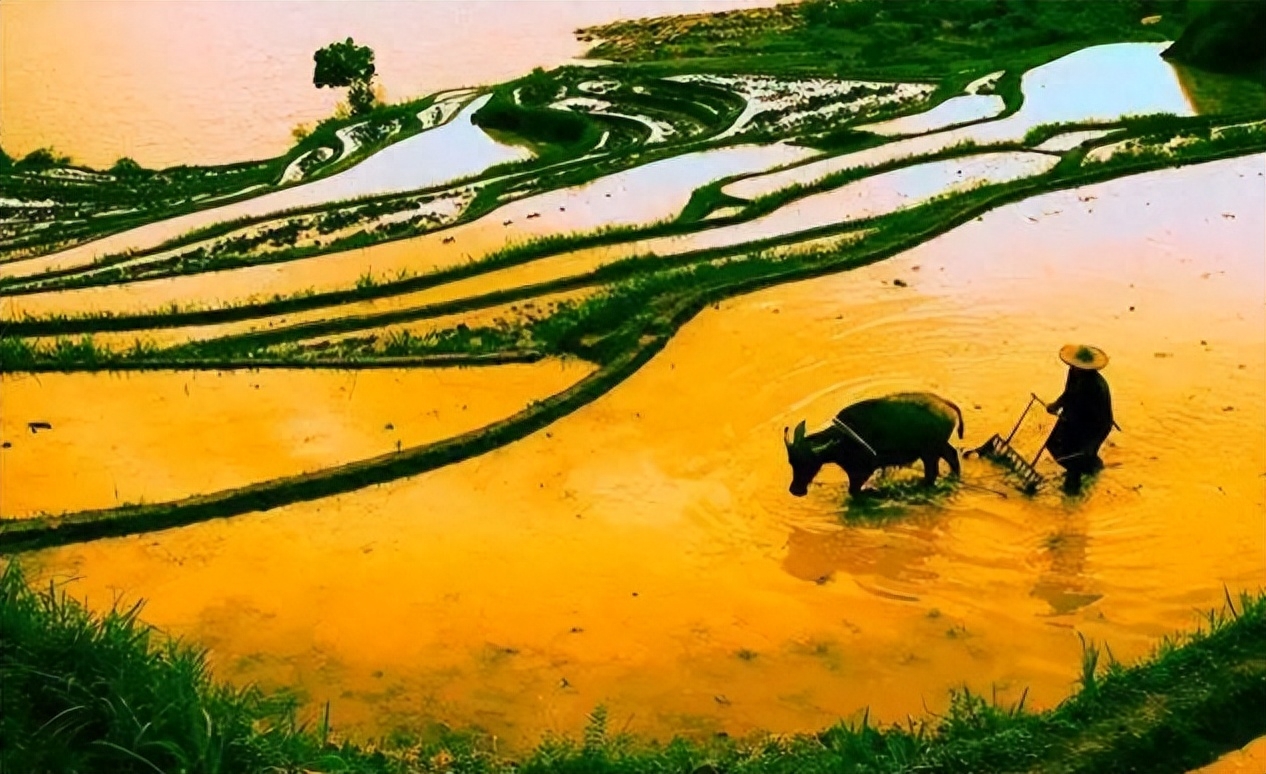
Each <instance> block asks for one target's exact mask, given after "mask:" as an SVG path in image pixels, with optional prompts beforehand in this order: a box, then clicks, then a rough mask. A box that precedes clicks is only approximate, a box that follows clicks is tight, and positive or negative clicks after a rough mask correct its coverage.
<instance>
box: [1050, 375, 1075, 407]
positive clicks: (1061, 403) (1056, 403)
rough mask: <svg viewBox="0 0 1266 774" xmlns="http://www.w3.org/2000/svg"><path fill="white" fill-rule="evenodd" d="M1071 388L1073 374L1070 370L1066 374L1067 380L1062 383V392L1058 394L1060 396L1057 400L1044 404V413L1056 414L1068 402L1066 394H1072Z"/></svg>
mask: <svg viewBox="0 0 1266 774" xmlns="http://www.w3.org/2000/svg"><path fill="white" fill-rule="evenodd" d="M1072 387H1073V373H1072V371H1071V370H1070V371H1069V372H1068V379H1066V380H1065V381H1064V391H1063V392H1062V393H1060V396H1059V397H1058V398H1056V399H1055V400H1053V401H1051V402H1050V403H1048V404H1046V413H1048V414H1058V413H1059V412H1060V410H1061V409H1063V408H1064V403H1065V402H1066V401H1067V400H1068V393H1070V392H1072Z"/></svg>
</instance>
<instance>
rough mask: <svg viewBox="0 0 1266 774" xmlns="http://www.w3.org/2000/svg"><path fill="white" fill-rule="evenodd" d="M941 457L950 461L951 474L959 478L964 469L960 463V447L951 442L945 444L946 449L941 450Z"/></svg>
mask: <svg viewBox="0 0 1266 774" xmlns="http://www.w3.org/2000/svg"><path fill="white" fill-rule="evenodd" d="M941 459H943V460H945V461H946V462H947V463H949V467H950V475H952V476H954V477H955V478H958V477H960V476H961V475H962V473H963V471H962V469H961V468H960V467H959V465H958V449H955V448H954V447H953V446H951V445H950V444H949V443H946V444H945V449H944V450H942V451H941Z"/></svg>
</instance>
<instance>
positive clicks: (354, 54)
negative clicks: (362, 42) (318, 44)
mask: <svg viewBox="0 0 1266 774" xmlns="http://www.w3.org/2000/svg"><path fill="white" fill-rule="evenodd" d="M312 60H313V61H314V62H315V63H316V68H315V69H314V70H313V72H312V85H313V86H316V87H317V88H318V89H319V88H322V87H325V86H330V87H332V88H344V87H347V88H348V92H347V104H348V105H349V106H350V107H351V109H352V113H353V114H355V115H360V114H362V113H368V112H369V111H370V110H372V109H373V107H374V92H373V89H372V88H371V82H372V81H373V78H374V74H375V73H376V72H377V71H376V70H375V69H374V51H373V49H371V48H370V47H369V46H358V45H356V42H355V41H353V40H352V39H351V38H348V39H347V40H345V41H343V42H342V43H331V44H330V45H328V46H326V47H325V48H322V49H320V50H318V51H317V52H316V53H315V54H313V55H312Z"/></svg>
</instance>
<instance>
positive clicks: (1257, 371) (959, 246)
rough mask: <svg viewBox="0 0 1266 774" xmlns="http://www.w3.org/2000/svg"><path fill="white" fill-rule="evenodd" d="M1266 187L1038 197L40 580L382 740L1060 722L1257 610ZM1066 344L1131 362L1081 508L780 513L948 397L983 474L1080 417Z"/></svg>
mask: <svg viewBox="0 0 1266 774" xmlns="http://www.w3.org/2000/svg"><path fill="white" fill-rule="evenodd" d="M1264 162H1266V157H1262V156H1256V157H1251V158H1243V159H1237V160H1230V161H1223V162H1215V163H1210V164H1204V165H1198V166H1189V167H1184V168H1182V169H1177V170H1170V171H1164V172H1158V173H1151V174H1147V175H1140V176H1137V177H1131V178H1127V179H1122V180H1117V181H1113V182H1109V183H1105V184H1101V185H1096V186H1093V187H1089V188H1084V189H1080V190H1076V191H1065V192H1057V193H1052V194H1048V195H1044V196H1041V197H1037V198H1034V199H1032V200H1029V201H1025V202H1021V203H1018V204H1015V205H1010V206H1007V207H1004V208H1001V209H998V210H995V211H993V212H991V213H988V214H986V215H985V216H983V217H982V218H981V219H980V220H978V221H973V222H972V223H970V224H968V225H966V226H964V227H961V228H959V229H956V230H954V231H952V232H949V233H947V234H945V235H943V236H941V237H939V238H937V239H935V240H932V241H930V242H928V243H926V244H924V245H922V246H920V247H918V248H916V249H914V250H911V251H910V252H908V253H906V254H904V255H903V256H900V257H898V258H895V259H892V260H889V261H887V262H882V263H879V264H875V265H873V266H870V267H866V268H862V269H858V270H856V271H854V272H850V273H845V274H840V275H836V276H831V277H826V278H822V279H817V280H812V281H807V282H803V283H797V284H793V285H788V286H783V287H776V288H771V289H769V290H766V291H762V292H760V293H757V294H753V295H750V296H746V297H743V298H740V299H736V300H732V301H729V302H725V303H723V304H721V305H720V308H718V309H712V308H709V309H708V310H705V311H704V312H702V313H701V314H700V315H699V316H698V317H697V318H696V319H695V320H694V321H692V322H691V323H689V324H688V325H686V326H685V327H684V328H683V329H682V330H681V331H680V332H679V334H678V335H677V336H676V337H675V338H674V339H673V340H672V341H671V342H670V343H669V345H668V346H667V348H666V349H665V350H664V351H663V352H661V353H660V354H659V355H657V356H656V357H655V359H654V360H653V361H651V362H650V363H649V364H648V365H647V366H645V367H644V368H643V369H642V370H641V371H639V372H638V373H637V374H636V375H634V376H633V377H632V378H630V379H629V380H628V381H627V382H625V383H624V384H622V385H621V386H619V387H617V388H616V389H615V390H614V391H612V392H611V393H609V394H608V395H606V396H605V397H603V398H601V399H599V400H598V401H596V402H595V403H593V404H591V405H589V406H588V407H586V408H584V409H582V410H580V411H578V412H576V413H575V414H573V415H571V416H569V417H567V418H565V419H563V420H560V421H559V422H557V423H555V424H553V425H552V426H551V427H549V428H548V429H545V430H542V431H540V432H538V433H536V434H534V435H532V436H530V437H529V438H527V439H525V440H523V441H521V442H519V443H516V444H513V445H511V446H508V447H506V448H503V449H500V450H498V451H495V452H492V453H490V454H487V455H484V456H481V457H479V458H476V459H472V460H469V461H466V462H463V463H460V464H457V465H453V466H449V467H446V468H443V469H441V470H437V471H432V472H430V473H426V474H423V475H420V476H416V477H413V478H410V479H407V480H402V481H398V482H395V483H392V484H388V485H384V486H379V487H373V488H370V489H366V490H363V491H359V492H354V493H350V494H346V495H340V496H337V497H333V498H328V499H325V500H321V501H317V502H312V503H302V504H296V505H292V506H287V507H284V508H279V509H276V510H274V511H270V512H267V513H260V514H251V515H245V516H240V517H236V518H233V519H225V520H217V521H214V522H208V523H204V524H199V525H195V526H191V527H187V528H182V529H177V530H169V531H165V532H162V533H155V534H149V535H141V536H135V537H127V538H119V539H111V540H102V541H97V542H95V543H91V544H86V545H76V546H68V547H64V548H58V549H52V550H48V551H44V552H40V553H39V554H35V555H31V556H29V557H27V559H26V562H27V563H28V564H29V565H30V569H31V571H32V572H33V573H36V575H35V576H34V577H40V578H48V577H57V578H66V577H74V578H76V580H75V581H73V582H71V583H70V584H69V585H68V589H69V591H70V592H71V593H74V594H80V595H82V594H86V595H88V598H89V600H90V601H91V602H92V603H93V604H94V605H98V606H100V605H107V604H110V603H111V602H112V601H113V600H114V599H115V598H116V596H117V595H120V594H121V595H122V596H123V598H124V599H135V598H137V597H146V598H148V599H149V603H148V605H147V607H146V608H145V617H146V618H147V619H148V620H150V621H152V622H154V623H156V624H158V625H160V626H162V627H164V628H166V629H167V630H169V631H171V632H173V633H175V634H178V635H182V636H188V637H191V638H192V639H194V640H195V641H197V642H199V643H201V644H203V645H206V646H207V647H209V648H210V649H211V656H212V660H213V662H214V664H215V667H216V669H217V672H218V674H219V675H221V676H225V677H229V678H231V679H234V680H238V681H243V682H245V681H260V682H262V683H263V684H264V685H266V686H282V685H285V686H292V687H297V688H298V689H299V690H300V691H301V692H302V695H304V696H305V697H306V698H307V700H308V701H309V706H310V707H313V708H315V707H317V706H320V705H321V704H322V703H323V702H325V701H327V700H328V701H330V702H331V712H332V715H333V718H334V721H335V724H336V727H339V728H341V729H345V730H351V731H359V732H363V733H374V732H381V731H386V730H388V729H390V728H394V727H399V726H414V727H417V726H421V725H425V724H426V723H428V722H438V721H443V722H445V723H447V724H449V725H452V726H458V727H461V726H465V725H471V724H473V725H478V726H480V727H482V728H483V729H485V730H488V731H490V732H492V733H495V734H497V736H498V737H499V738H500V739H501V740H502V741H503V742H505V743H506V744H508V745H510V746H511V747H512V748H513V747H516V746H520V747H521V746H523V745H526V744H531V743H534V742H535V741H536V740H537V739H538V738H539V734H540V733H542V732H545V731H560V732H568V733H577V732H578V731H579V730H580V729H581V728H582V727H583V725H584V723H585V718H586V716H587V714H588V713H590V712H591V711H592V710H593V707H594V706H596V705H598V704H604V705H606V706H607V707H608V709H609V711H610V713H611V721H610V722H611V724H612V725H613V727H617V728H622V729H628V730H630V731H634V732H639V733H647V734H653V735H658V736H661V737H666V736H668V735H669V734H671V733H674V732H681V731H683V730H685V731H687V732H692V733H699V734H708V733H711V732H714V731H726V732H728V733H731V734H735V733H743V732H746V731H750V730H753V729H756V728H765V729H770V730H773V731H776V732H782V731H805V730H810V729H817V728H821V727H822V726H824V725H827V724H829V723H831V722H834V721H835V720H836V719H838V718H839V717H841V716H846V715H849V714H851V713H854V712H857V711H860V710H861V709H862V708H863V707H865V706H869V707H870V708H871V709H872V717H874V718H878V719H881V720H887V721H900V720H903V719H904V718H905V717H906V716H907V714H910V715H915V716H920V715H923V714H924V713H925V712H926V711H928V710H930V711H932V712H939V711H942V710H943V709H944V708H945V706H946V697H947V691H948V690H949V689H950V688H951V687H956V686H959V685H961V684H962V683H963V682H964V681H966V683H967V684H968V685H969V686H970V687H971V688H973V689H974V690H977V691H981V692H989V691H991V690H996V691H997V695H998V697H999V699H1000V700H1002V701H1006V702H1011V701H1016V700H1018V699H1019V697H1020V695H1021V693H1022V692H1023V691H1024V689H1025V688H1029V689H1030V690H1029V693H1028V703H1029V706H1031V707H1035V708H1042V707H1049V706H1051V705H1052V704H1053V703H1055V702H1057V701H1058V700H1060V699H1061V698H1063V697H1064V696H1066V695H1068V693H1069V692H1070V691H1071V690H1073V687H1074V685H1075V681H1076V678H1077V675H1078V673H1079V663H1080V654H1081V643H1080V640H1079V635H1084V636H1085V637H1088V638H1092V639H1094V640H1096V641H1098V642H1106V643H1108V644H1109V645H1110V646H1111V648H1112V651H1113V653H1114V655H1115V656H1116V657H1117V658H1119V659H1122V660H1127V661H1128V660H1132V659H1135V658H1138V657H1140V656H1142V655H1144V654H1145V653H1146V652H1148V650H1149V649H1150V648H1152V647H1153V646H1154V645H1155V644H1156V643H1157V642H1158V641H1159V638H1160V637H1161V636H1163V635H1165V634H1168V633H1170V632H1172V631H1174V630H1176V629H1187V628H1189V627H1191V626H1192V625H1193V624H1194V623H1196V622H1197V618H1196V612H1197V611H1198V610H1200V609H1202V608H1209V607H1216V606H1220V605H1221V604H1222V601H1223V594H1224V586H1225V587H1226V588H1229V589H1230V590H1231V591H1232V593H1234V592H1235V591H1237V590H1239V589H1242V588H1252V589H1255V588H1257V587H1259V586H1260V584H1261V579H1262V576H1261V568H1262V567H1263V565H1264V564H1266V549H1264V548H1263V544H1262V542H1261V540H1260V536H1261V533H1262V530H1263V529H1266V515H1264V514H1266V488H1264V486H1263V483H1262V478H1261V472H1262V470H1266V404H1263V403H1262V402H1261V401H1260V400H1257V399H1256V396H1260V394H1261V393H1262V390H1263V387H1266V308H1264V307H1263V305H1262V298H1263V297H1264V295H1266V264H1264V263H1263V261H1262V256H1263V254H1266V185H1264V182H1266V181H1263V178H1262V174H1263V163H1264ZM1223 213H1229V214H1231V215H1234V217H1233V218H1232V217H1225V216H1224V215H1223ZM896 279H902V280H903V281H904V282H905V283H906V285H907V286H906V287H899V286H896V285H895V284H894V280H896ZM1068 341H1087V342H1090V343H1093V344H1096V345H1099V346H1102V347H1104V348H1105V349H1106V350H1107V351H1108V353H1109V354H1110V355H1111V357H1112V361H1111V364H1110V365H1109V367H1108V370H1107V371H1106V372H1105V373H1106V376H1107V378H1108V379H1109V381H1110V383H1111V385H1112V389H1113V396H1114V405H1115V409H1116V413H1117V418H1118V420H1119V421H1120V424H1121V425H1122V427H1123V428H1124V432H1122V433H1118V434H1114V435H1113V436H1112V438H1111V439H1110V441H1109V444H1108V445H1107V446H1106V447H1105V450H1104V458H1105V460H1106V461H1107V463H1108V468H1107V470H1106V471H1105V472H1104V473H1103V474H1102V475H1101V476H1100V477H1099V479H1098V480H1097V481H1096V482H1095V484H1094V486H1093V488H1092V489H1091V490H1090V492H1089V493H1088V494H1087V495H1086V496H1084V497H1082V498H1072V499H1068V498H1064V497H1063V496H1062V495H1060V494H1059V493H1057V492H1050V493H1044V494H1042V495H1039V496H1038V497H1036V498H1035V499H1032V500H1029V499H1026V498H1022V497H1019V496H1017V495H1016V494H1015V493H1014V492H1010V490H1008V488H1007V487H1006V485H1005V483H1004V482H1003V481H1002V480H1000V478H999V476H998V474H997V471H996V470H995V469H994V468H992V467H991V466H989V465H988V464H987V463H983V462H979V461H974V460H973V461H969V462H968V463H967V464H966V465H965V475H966V477H967V480H968V481H970V482H972V483H973V484H975V485H978V486H982V487H987V488H991V489H996V490H998V491H1000V492H1003V493H1007V494H1008V496H1007V497H1006V498H1003V497H1002V496H999V495H996V494H992V493H990V492H988V491H982V490H980V489H969V488H963V489H960V490H959V491H958V492H957V493H956V494H954V495H953V496H952V497H949V498H948V499H947V500H945V501H943V502H939V503H935V502H934V503H932V504H928V505H912V506H899V505H892V506H890V507H889V508H888V509H886V510H885V509H875V508H873V507H872V508H859V507H857V506H855V505H853V504H851V503H850V502H849V501H848V500H847V498H846V495H845V492H846V489H845V483H844V479H843V475H842V474H840V473H839V472H838V471H836V472H829V473H827V474H825V475H824V476H823V477H822V478H821V479H820V480H819V482H818V483H817V484H816V485H815V486H813V487H812V488H811V490H810V493H809V495H808V496H807V497H805V498H802V499H795V498H792V497H790V496H789V495H788V494H787V492H786V488H787V485H788V482H789V470H788V467H787V463H786V459H785V454H784V451H783V448H782V442H781V434H782V429H783V427H784V426H787V425H790V424H794V423H795V422H796V421H798V420H800V419H806V420H808V421H809V423H810V424H811V425H813V424H819V423H822V422H825V421H826V420H827V418H828V417H830V416H831V414H832V413H833V412H835V411H836V410H837V409H838V408H840V407H841V406H842V405H845V404H847V403H849V402H851V401H853V400H857V399H859V398H862V397H867V396H871V395H875V394H882V393H884V392H888V391H890V390H899V389H911V388H915V389H929V390H933V391H936V392H938V393H941V394H943V395H945V396H946V397H948V398H950V399H952V400H955V401H956V402H958V403H959V405H961V406H962V407H963V409H964V412H965V414H966V428H967V438H966V440H965V441H964V442H963V443H964V444H965V445H974V444H979V443H981V442H983V441H984V440H985V439H986V438H987V437H988V435H989V434H990V433H992V432H994V431H996V430H999V429H1004V428H1007V427H1009V426H1010V424H1011V423H1012V422H1013V421H1014V418H1015V416H1016V415H1017V414H1018V412H1019V410H1020V408H1021V407H1022V406H1023V405H1024V402H1025V401H1026V400H1027V397H1028V394H1029V392H1030V391H1037V392H1038V393H1039V394H1041V395H1043V396H1045V397H1047V398H1050V397H1053V396H1054V394H1055V392H1056V391H1057V390H1058V389H1059V388H1060V386H1061V385H1062V383H1063V378H1064V367H1063V366H1062V365H1061V364H1060V363H1059V361H1058V360H1057V358H1056V352H1057V350H1058V348H1059V347H1060V346H1061V345H1063V344H1065V343H1067V342H1068ZM393 400H397V401H398V400H399V397H398V396H397V397H395V398H393ZM1037 420H1038V424H1035V425H1034V426H1032V427H1031V428H1028V429H1026V431H1025V433H1024V435H1022V437H1021V440H1022V443H1025V444H1027V443H1031V442H1032V441H1033V440H1034V439H1035V438H1038V437H1040V435H1041V433H1042V432H1043V431H1044V430H1046V429H1049V418H1048V417H1045V415H1042V416H1041V417H1038V418H1037ZM101 421H110V420H101ZM1043 422H1044V423H1045V424H1041V423H1043ZM1209 449H1218V450H1219V453H1218V454H1210V453H1209ZM1044 470H1047V471H1048V472H1050V468H1049V466H1046V465H1044ZM329 567H337V568H338V572H336V573H330V572H323V571H317V570H315V569H314V568H329ZM370 630H372V631H374V632H375V636H374V637H372V638H367V637H364V636H363V633H364V632H365V631H370ZM313 711H314V710H313Z"/></svg>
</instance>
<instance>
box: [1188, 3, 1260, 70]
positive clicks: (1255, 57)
mask: <svg viewBox="0 0 1266 774" xmlns="http://www.w3.org/2000/svg"><path fill="white" fill-rule="evenodd" d="M1202 5H1204V6H1205V7H1204V9H1203V12H1202V13H1197V14H1196V15H1195V16H1194V17H1193V18H1192V20H1191V23H1190V24H1188V25H1187V29H1186V30H1184V31H1183V34H1182V36H1181V37H1179V38H1178V41H1177V42H1176V43H1174V45H1172V46H1170V47H1169V48H1168V49H1166V51H1165V53H1164V54H1163V56H1165V57H1166V58H1167V59H1172V60H1174V61H1176V62H1182V63H1183V64H1188V65H1191V66H1193V67H1199V68H1202V69H1205V70H1211V71H1213V72H1219V73H1235V74H1242V75H1251V76H1254V77H1256V78H1258V79H1261V80H1266V0H1213V2H1206V3H1203V4H1202Z"/></svg>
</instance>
